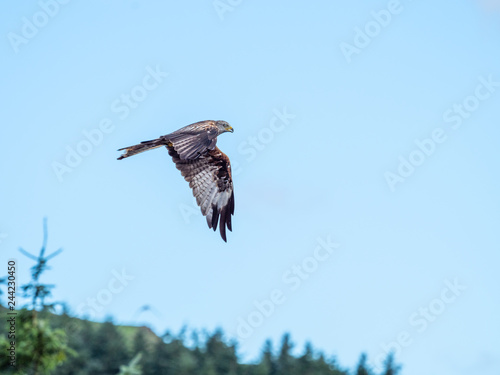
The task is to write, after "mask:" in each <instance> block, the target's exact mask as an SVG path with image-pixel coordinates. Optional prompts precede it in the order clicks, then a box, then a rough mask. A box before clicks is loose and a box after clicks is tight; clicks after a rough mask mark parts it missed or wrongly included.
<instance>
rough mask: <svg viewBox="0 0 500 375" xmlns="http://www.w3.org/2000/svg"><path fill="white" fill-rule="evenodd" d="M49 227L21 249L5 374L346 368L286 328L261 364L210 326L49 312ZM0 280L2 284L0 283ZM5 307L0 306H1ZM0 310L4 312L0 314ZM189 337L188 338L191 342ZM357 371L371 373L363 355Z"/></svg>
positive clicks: (324, 372) (300, 372)
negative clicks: (157, 329)
mask: <svg viewBox="0 0 500 375" xmlns="http://www.w3.org/2000/svg"><path fill="white" fill-rule="evenodd" d="M46 243H47V227H46V222H45V221H44V240H43V245H42V248H41V250H40V254H39V255H38V256H33V255H31V254H30V253H28V252H27V251H25V250H23V249H20V251H21V252H22V253H23V254H24V255H26V256H28V257H29V258H31V259H34V260H35V261H36V264H35V265H34V266H33V267H32V268H31V280H30V282H29V283H28V284H26V285H23V286H22V290H23V291H24V296H25V297H26V298H28V299H29V301H30V302H29V304H28V305H27V306H25V307H24V308H23V309H22V310H19V311H18V312H17V316H16V367H15V368H12V367H10V365H9V358H8V356H6V355H2V356H0V373H1V374H2V375H3V374H5V375H10V374H13V375H21V374H22V375H43V374H54V375H117V374H118V375H348V374H349V373H348V371H346V370H344V369H342V368H341V367H340V366H338V365H337V363H336V361H335V358H327V357H325V356H324V354H323V353H321V352H318V351H316V350H315V349H314V348H313V346H312V344H311V343H306V345H305V347H304V351H303V353H302V354H300V355H298V356H296V355H294V354H293V347H294V344H293V343H292V340H291V337H290V334H288V333H286V334H284V335H283V338H282V340H281V345H280V347H279V349H278V350H277V352H275V351H274V349H273V345H272V343H271V341H270V340H267V341H266V342H265V344H264V346H263V349H262V354H261V356H260V359H259V361H258V363H254V364H241V363H239V361H238V353H237V343H236V342H234V341H228V340H227V339H226V337H225V335H224V332H223V331H222V330H221V329H217V330H215V331H214V332H213V333H211V334H210V333H206V332H204V333H203V335H202V336H204V338H203V339H201V338H200V333H199V332H198V331H192V332H191V339H190V340H186V334H187V328H186V327H183V328H182V330H181V331H180V332H179V333H178V334H177V335H175V334H172V333H171V332H166V333H165V334H164V335H163V336H162V337H158V336H157V335H156V334H154V333H153V332H152V331H151V330H150V329H149V328H147V327H133V326H119V325H115V324H114V323H113V322H112V320H111V319H108V320H107V321H106V322H104V323H96V322H90V321H88V320H83V319H79V318H76V317H72V316H71V315H70V314H69V312H68V310H67V308H66V306H64V305H62V306H63V311H62V313H61V314H59V315H56V314H54V313H53V311H52V310H53V308H54V306H55V305H56V304H54V303H52V304H49V303H47V302H46V300H47V299H49V298H50V296H51V290H52V288H53V287H54V286H53V285H48V284H44V283H42V282H41V277H42V275H43V274H44V272H45V271H46V270H48V269H49V267H48V264H47V262H48V260H50V259H51V258H52V257H53V256H55V255H57V254H59V253H60V251H61V250H58V251H56V252H55V253H52V254H51V255H49V256H45V249H46ZM4 281H5V280H4V279H0V284H2V282H4ZM2 311H5V312H6V311H7V309H5V308H3V307H2V306H1V305H0V312H2ZM2 315H3V314H2ZM6 323H7V322H6V320H4V321H3V323H1V324H0V353H6V352H9V350H10V345H11V344H10V342H9V341H8V340H7V328H8V327H7V326H6ZM188 342H189V344H188ZM400 368H401V367H400V366H398V365H396V364H395V363H394V357H393V355H392V354H391V355H389V356H388V357H387V359H386V361H385V364H384V370H383V372H382V373H381V374H380V375H399V372H400ZM352 374H354V375H375V374H374V373H373V372H372V371H371V369H370V368H369V367H368V365H367V357H366V355H365V354H362V355H361V357H360V360H359V363H358V365H357V368H356V369H355V372H353V373H352Z"/></svg>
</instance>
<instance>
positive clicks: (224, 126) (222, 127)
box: [215, 120, 234, 134]
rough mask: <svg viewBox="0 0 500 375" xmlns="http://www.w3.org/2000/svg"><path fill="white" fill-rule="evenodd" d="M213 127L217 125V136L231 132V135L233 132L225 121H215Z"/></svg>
mask: <svg viewBox="0 0 500 375" xmlns="http://www.w3.org/2000/svg"><path fill="white" fill-rule="evenodd" d="M215 125H217V128H218V129H219V134H221V133H225V132H231V133H233V132H234V129H233V127H232V126H231V125H229V123H227V122H226V121H221V120H219V121H216V122H215Z"/></svg>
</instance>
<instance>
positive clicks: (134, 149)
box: [118, 138, 165, 160]
mask: <svg viewBox="0 0 500 375" xmlns="http://www.w3.org/2000/svg"><path fill="white" fill-rule="evenodd" d="M164 145H165V142H164V141H163V140H162V139H161V138H158V139H153V140H152V141H145V142H141V143H139V144H138V145H134V146H129V147H124V148H120V149H119V150H118V151H122V150H125V152H124V153H123V154H122V155H121V156H120V157H119V158H118V160H121V159H125V158H128V157H129V156H132V155H137V154H140V153H141V152H144V151H148V150H152V149H153V148H158V147H161V146H164Z"/></svg>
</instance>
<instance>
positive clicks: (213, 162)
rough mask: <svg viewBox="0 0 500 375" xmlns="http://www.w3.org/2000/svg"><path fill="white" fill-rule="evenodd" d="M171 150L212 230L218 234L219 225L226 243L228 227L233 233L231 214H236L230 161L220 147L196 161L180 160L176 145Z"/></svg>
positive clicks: (170, 152)
mask: <svg viewBox="0 0 500 375" xmlns="http://www.w3.org/2000/svg"><path fill="white" fill-rule="evenodd" d="M167 148H168V151H169V154H170V156H172V159H173V161H174V163H175V165H176V167H177V169H179V170H180V171H181V174H182V175H183V176H184V179H185V180H186V181H188V182H189V186H190V187H191V189H193V195H194V196H195V197H196V202H197V203H198V205H199V206H200V209H201V212H202V214H203V215H205V216H206V219H207V224H208V227H209V228H212V229H213V230H214V231H215V230H216V229H217V225H219V230H220V234H221V237H222V239H223V240H224V241H226V227H227V228H228V229H229V230H232V225H231V215H233V214H234V192H233V181H232V177H231V169H230V163H229V159H228V158H227V156H226V155H224V154H223V153H222V152H221V151H220V150H219V149H218V148H216V149H215V150H213V151H209V152H207V153H205V154H203V155H200V156H199V157H197V158H196V159H194V160H189V159H188V160H186V159H182V158H180V157H179V153H178V150H177V148H176V147H175V145H174V146H173V147H172V146H169V147H167Z"/></svg>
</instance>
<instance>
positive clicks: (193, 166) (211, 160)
mask: <svg viewBox="0 0 500 375" xmlns="http://www.w3.org/2000/svg"><path fill="white" fill-rule="evenodd" d="M233 131H234V130H233V128H232V127H231V125H229V124H228V123H227V122H226V121H212V120H207V121H200V122H196V123H194V124H191V125H188V126H185V127H183V128H181V129H179V130H176V131H175V132H173V133H170V134H167V135H164V136H161V137H160V138H158V139H154V140H152V141H145V142H141V143H139V144H138V145H134V146H129V147H124V148H121V149H119V150H118V151H122V150H125V152H124V153H123V154H122V155H121V156H120V157H119V158H118V160H121V159H124V158H128V157H129V156H132V155H136V154H139V153H141V152H144V151H147V150H151V149H153V148H157V147H161V146H165V147H166V148H167V150H168V153H169V154H170V156H171V157H172V160H173V161H174V163H175V166H176V167H177V169H178V170H180V171H181V174H182V175H183V176H184V179H185V180H186V181H187V182H189V186H190V187H191V188H192V189H193V195H194V196H195V197H196V202H197V203H198V206H200V208H201V213H202V214H203V215H204V216H206V217H207V223H208V227H209V228H213V230H214V231H215V230H216V229H217V224H218V222H219V221H220V222H219V231H220V235H221V237H222V239H223V240H224V241H226V242H227V240H226V226H227V229H229V230H230V231H232V228H231V215H233V214H234V192H233V180H232V177H231V164H230V162H229V158H228V157H227V155H226V154H224V153H223V152H222V151H221V150H219V148H218V147H217V146H216V143H217V136H218V135H219V134H222V133H226V132H231V133H232V132H233ZM219 219H220V220H219Z"/></svg>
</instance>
